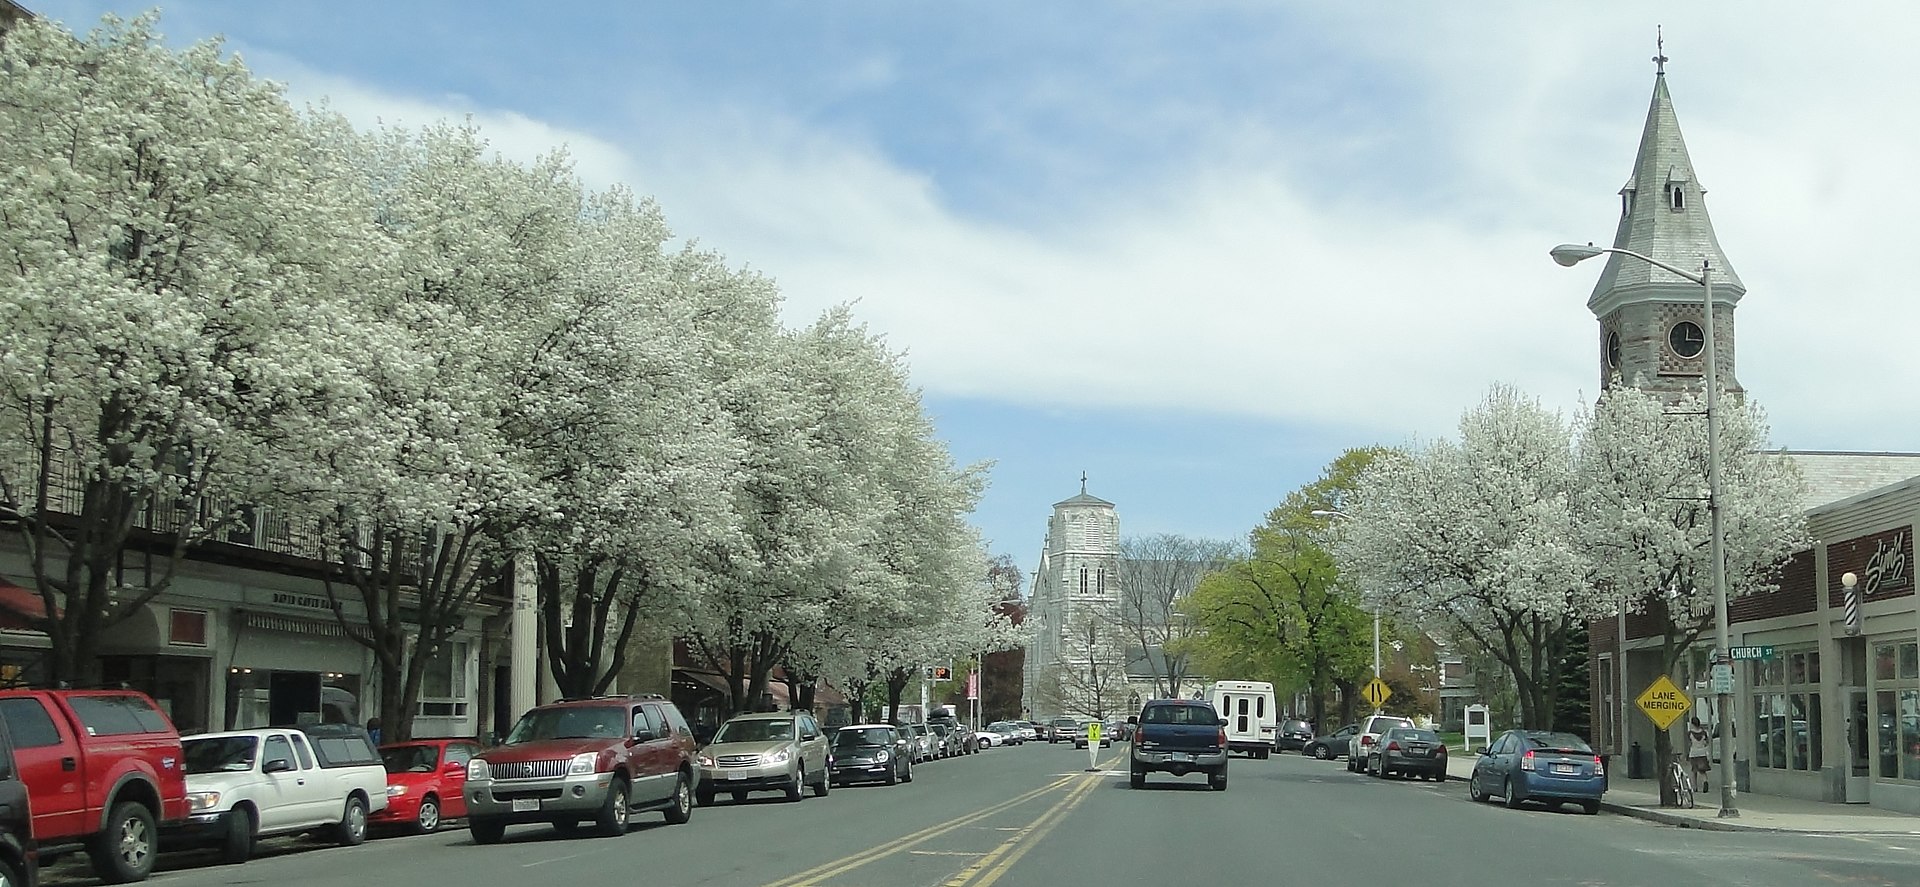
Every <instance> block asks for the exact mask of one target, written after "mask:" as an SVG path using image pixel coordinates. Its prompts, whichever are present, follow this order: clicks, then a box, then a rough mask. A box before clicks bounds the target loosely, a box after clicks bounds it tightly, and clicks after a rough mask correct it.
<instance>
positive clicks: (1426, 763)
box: [1367, 727, 1447, 782]
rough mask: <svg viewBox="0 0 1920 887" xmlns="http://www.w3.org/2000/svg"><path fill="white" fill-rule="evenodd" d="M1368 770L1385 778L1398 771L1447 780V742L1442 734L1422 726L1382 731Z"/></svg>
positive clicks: (1401, 773)
mask: <svg viewBox="0 0 1920 887" xmlns="http://www.w3.org/2000/svg"><path fill="white" fill-rule="evenodd" d="M1367 772H1368V773H1372V774H1373V775H1375V776H1379V777H1381V778H1385V777H1388V776H1392V775H1394V774H1396V773H1397V774H1399V775H1401V776H1420V777H1424V778H1427V779H1432V780H1434V781H1436V782H1446V781H1447V744H1446V743H1444V742H1441V741H1440V734H1438V733H1435V732H1433V731H1432V730H1422V729H1420V728H1418V727H1395V728H1393V729H1391V730H1388V731H1387V732H1386V733H1383V734H1381V736H1380V741H1379V742H1376V743H1374V744H1373V752H1372V753H1371V754H1369V755H1368V756H1367Z"/></svg>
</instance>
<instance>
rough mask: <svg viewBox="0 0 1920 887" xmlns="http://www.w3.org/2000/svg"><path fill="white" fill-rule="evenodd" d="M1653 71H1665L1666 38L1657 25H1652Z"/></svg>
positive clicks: (1657, 72)
mask: <svg viewBox="0 0 1920 887" xmlns="http://www.w3.org/2000/svg"><path fill="white" fill-rule="evenodd" d="M1653 73H1655V74H1665V73H1667V38H1666V36H1665V35H1663V34H1661V33H1660V26H1659V25H1654V26H1653Z"/></svg>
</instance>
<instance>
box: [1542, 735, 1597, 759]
mask: <svg viewBox="0 0 1920 887" xmlns="http://www.w3.org/2000/svg"><path fill="white" fill-rule="evenodd" d="M1527 747H1528V748H1530V749H1531V748H1538V749H1553V750H1556V751H1570V752H1579V753H1580V754H1588V755H1590V754H1593V748H1592V747H1591V746H1589V745H1587V741H1586V740H1585V739H1581V738H1580V737H1578V736H1575V735H1573V734H1572V733H1529V734H1527Z"/></svg>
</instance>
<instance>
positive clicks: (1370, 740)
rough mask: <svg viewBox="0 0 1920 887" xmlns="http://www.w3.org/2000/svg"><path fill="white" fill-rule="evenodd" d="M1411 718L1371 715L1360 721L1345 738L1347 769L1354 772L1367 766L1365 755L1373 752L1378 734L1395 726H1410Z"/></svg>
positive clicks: (1378, 739)
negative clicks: (1351, 734) (1358, 725)
mask: <svg viewBox="0 0 1920 887" xmlns="http://www.w3.org/2000/svg"><path fill="white" fill-rule="evenodd" d="M1411 726H1413V720H1412V719H1411V718H1402V717H1396V716H1394V715H1371V716H1369V717H1366V718H1363V719H1361V721H1360V729H1359V730H1358V731H1357V732H1355V733H1354V734H1353V738H1351V739H1348V740H1347V769H1348V770H1351V771H1353V772H1355V773H1358V772H1360V771H1362V770H1365V769H1366V767H1367V755H1370V754H1372V753H1373V744H1374V743H1376V742H1379V741H1380V734H1382V733H1385V732H1387V731H1388V730H1391V729H1393V728H1395V727H1411Z"/></svg>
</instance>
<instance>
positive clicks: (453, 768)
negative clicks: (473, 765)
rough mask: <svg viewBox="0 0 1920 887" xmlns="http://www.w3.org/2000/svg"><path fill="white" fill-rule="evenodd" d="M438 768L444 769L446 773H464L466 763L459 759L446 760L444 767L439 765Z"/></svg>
mask: <svg viewBox="0 0 1920 887" xmlns="http://www.w3.org/2000/svg"><path fill="white" fill-rule="evenodd" d="M440 769H442V770H445V771H447V772H448V773H465V772H467V765H465V764H462V763H460V762H459V761H448V762H447V765H446V766H445V767H441V768H440Z"/></svg>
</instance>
